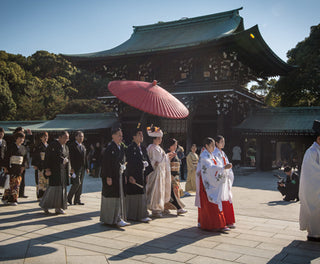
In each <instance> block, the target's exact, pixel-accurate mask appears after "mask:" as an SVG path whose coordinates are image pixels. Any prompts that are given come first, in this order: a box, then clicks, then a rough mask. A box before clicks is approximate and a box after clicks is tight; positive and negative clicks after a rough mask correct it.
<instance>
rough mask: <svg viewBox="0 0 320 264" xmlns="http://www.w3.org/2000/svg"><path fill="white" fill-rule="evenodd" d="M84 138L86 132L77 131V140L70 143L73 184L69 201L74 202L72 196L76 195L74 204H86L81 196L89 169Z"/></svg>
mask: <svg viewBox="0 0 320 264" xmlns="http://www.w3.org/2000/svg"><path fill="white" fill-rule="evenodd" d="M83 140H84V134H83V132H82V131H77V132H76V135H75V141H74V142H72V143H70V145H69V154H70V162H71V174H72V175H71V183H72V186H71V188H70V191H69V193H68V203H69V204H72V198H73V197H74V204H78V205H84V203H83V202H81V199H80V196H81V194H82V186H83V179H84V174H85V171H87V173H89V171H88V164H87V158H86V157H87V154H86V148H85V146H84V145H83V144H82V143H83Z"/></svg>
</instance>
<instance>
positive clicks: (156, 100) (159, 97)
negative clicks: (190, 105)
mask: <svg viewBox="0 0 320 264" xmlns="http://www.w3.org/2000/svg"><path fill="white" fill-rule="evenodd" d="M108 88H109V90H110V92H111V93H112V94H113V95H115V96H116V97H117V98H118V99H119V100H121V101H122V102H125V103H127V104H128V105H130V106H132V107H134V108H137V109H139V110H141V111H143V112H147V113H149V114H152V115H157V116H162V117H166V118H172V119H181V118H185V117H187V116H188V115H189V110H188V109H187V108H186V107H185V106H184V105H183V104H182V103H181V102H180V101H179V100H178V99H177V98H176V97H174V96H173V95H172V94H170V93H169V92H168V91H166V90H165V89H163V88H161V87H160V86H158V85H157V81H153V82H152V83H148V82H140V81H112V82H110V83H109V85H108Z"/></svg>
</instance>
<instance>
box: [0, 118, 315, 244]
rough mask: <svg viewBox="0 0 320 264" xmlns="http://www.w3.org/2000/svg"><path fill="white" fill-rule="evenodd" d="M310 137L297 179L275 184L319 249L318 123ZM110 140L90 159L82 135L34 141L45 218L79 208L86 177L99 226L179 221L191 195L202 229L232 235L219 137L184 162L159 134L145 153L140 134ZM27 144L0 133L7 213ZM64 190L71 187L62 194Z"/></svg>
mask: <svg viewBox="0 0 320 264" xmlns="http://www.w3.org/2000/svg"><path fill="white" fill-rule="evenodd" d="M313 129H314V130H315V131H316V133H317V136H316V140H315V142H314V144H313V145H312V146H311V147H310V148H309V149H308V150H307V151H306V153H305V156H304V159H303V163H302V171H301V177H300V178H299V176H298V175H297V174H295V173H294V171H293V170H292V168H291V167H287V168H285V170H284V172H285V173H286V174H287V179H286V181H283V182H281V183H279V185H278V189H279V191H280V192H281V193H282V194H283V195H284V196H285V198H284V200H285V201H292V200H297V201H299V199H300V201H301V209H300V228H301V230H307V231H308V240H311V241H320V230H319V225H318V219H319V216H320V211H319V210H320V209H319V208H320V199H319V188H318V186H319V185H320V182H319V171H320V164H319V161H320V122H319V121H315V122H314V125H313ZM111 134H112V138H111V141H110V143H109V144H108V145H106V146H105V148H104V149H101V146H100V144H96V146H94V147H93V146H90V149H89V152H87V149H86V147H85V146H84V144H83V141H84V138H85V135H84V133H83V132H82V131H77V132H76V133H75V138H74V140H72V141H71V142H68V141H69V133H68V132H67V131H62V132H59V134H58V135H57V138H56V139H55V140H52V141H51V142H50V143H49V144H48V138H49V136H48V133H47V132H42V133H40V134H39V142H38V143H37V144H36V145H35V146H34V148H33V151H32V155H31V157H32V162H31V165H32V166H33V167H34V169H35V183H36V195H37V199H38V200H39V205H40V207H41V208H42V209H43V211H44V213H46V214H49V210H50V209H54V210H55V213H56V214H65V213H66V212H65V210H66V209H67V207H68V204H69V205H84V203H83V202H82V201H81V194H82V187H83V181H84V175H85V173H87V174H89V173H90V170H91V175H92V176H94V177H101V180H102V193H101V194H102V195H101V210H100V221H101V222H102V223H103V224H107V225H115V226H118V227H124V226H127V225H129V221H139V222H143V223H147V222H149V221H151V220H152V219H153V218H161V217H163V216H164V215H168V214H170V213H171V211H172V210H174V211H176V214H177V215H181V214H185V213H187V212H188V211H187V210H186V209H185V205H184V203H183V202H182V200H181V197H182V196H184V193H189V192H191V193H192V192H194V193H195V205H196V206H197V207H198V227H199V228H201V229H204V230H211V231H219V232H225V231H229V230H230V229H232V228H235V215H234V208H233V201H232V185H233V181H234V174H233V170H232V167H233V165H232V164H231V163H230V162H229V160H228V157H227V155H226V154H225V152H224V151H223V149H224V147H225V138H224V137H223V136H220V135H219V136H216V138H215V139H213V138H211V137H207V138H205V139H204V141H203V145H202V148H201V153H200V155H198V154H197V153H196V152H197V146H196V145H195V144H193V145H192V147H191V150H190V153H189V154H188V155H187V156H186V157H185V156H184V155H183V156H181V154H180V155H179V145H178V141H177V140H176V139H174V138H169V139H167V140H166V141H165V142H162V140H163V132H162V130H161V129H160V128H159V127H154V126H151V127H148V128H147V135H148V137H149V138H150V139H151V140H152V143H151V144H150V145H149V146H148V147H147V148H146V147H145V146H144V145H143V144H142V143H143V142H144V135H143V130H142V129H141V128H140V127H138V128H136V129H135V130H134V131H132V142H131V143H130V144H129V146H126V145H125V144H124V143H123V134H122V130H121V128H120V127H115V128H113V129H112V132H111ZM25 139H26V131H24V129H23V128H22V127H18V128H17V129H16V130H15V131H14V133H13V135H12V136H11V137H10V140H9V142H6V140H5V139H4V130H3V129H2V128H0V167H1V171H2V174H6V175H9V177H8V183H7V185H6V188H5V190H4V193H3V194H2V202H3V203H4V204H7V205H14V206H16V205H18V198H20V197H21V198H23V197H26V196H25V194H24V185H25V184H24V177H25V170H26V168H27V167H28V164H29V160H28V159H29V157H28V156H29V155H28V151H27V148H26V146H25V145H24V141H25ZM162 143H163V145H164V146H165V147H164V148H162ZM181 149H182V148H181V147H180V151H181ZM182 151H183V149H182ZM179 157H180V158H179ZM181 159H185V162H186V165H187V172H188V173H187V181H186V187H185V192H184V191H183V190H182V188H181V184H180V179H181V177H182V176H181V175H182V173H181V164H182V161H181ZM233 159H235V158H234V157H233ZM92 172H93V173H92ZM299 181H300V183H299ZM69 184H71V187H70V189H69V192H67V186H68V185H69ZM299 186H300V189H299ZM149 212H151V214H149Z"/></svg>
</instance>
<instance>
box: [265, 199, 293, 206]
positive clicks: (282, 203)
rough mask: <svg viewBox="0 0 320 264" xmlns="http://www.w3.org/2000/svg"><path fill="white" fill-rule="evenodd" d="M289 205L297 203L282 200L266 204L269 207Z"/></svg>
mask: <svg viewBox="0 0 320 264" xmlns="http://www.w3.org/2000/svg"><path fill="white" fill-rule="evenodd" d="M291 203H297V201H294V202H288V201H283V200H279V201H270V202H268V205H269V206H276V205H288V204H291Z"/></svg>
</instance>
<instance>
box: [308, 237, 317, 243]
mask: <svg viewBox="0 0 320 264" xmlns="http://www.w3.org/2000/svg"><path fill="white" fill-rule="evenodd" d="M307 239H308V241H313V242H320V237H312V236H307Z"/></svg>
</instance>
